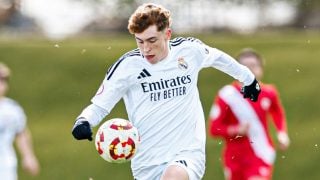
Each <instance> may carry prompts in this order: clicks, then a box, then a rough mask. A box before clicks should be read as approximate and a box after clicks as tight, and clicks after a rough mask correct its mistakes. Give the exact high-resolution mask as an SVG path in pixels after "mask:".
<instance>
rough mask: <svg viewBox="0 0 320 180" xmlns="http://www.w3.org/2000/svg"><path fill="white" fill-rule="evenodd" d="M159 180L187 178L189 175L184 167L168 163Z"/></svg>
mask: <svg viewBox="0 0 320 180" xmlns="http://www.w3.org/2000/svg"><path fill="white" fill-rule="evenodd" d="M161 180H189V175H188V172H187V170H186V169H185V168H184V167H181V166H180V165H170V166H168V167H167V168H166V169H165V171H164V172H163V174H162V177H161Z"/></svg>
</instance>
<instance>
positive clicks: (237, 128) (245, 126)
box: [227, 123, 250, 136]
mask: <svg viewBox="0 0 320 180" xmlns="http://www.w3.org/2000/svg"><path fill="white" fill-rule="evenodd" d="M249 129H250V124H249V123H241V124H239V125H233V126H229V127H228V130H227V131H228V134H229V135H230V136H246V135H247V134H248V132H249Z"/></svg>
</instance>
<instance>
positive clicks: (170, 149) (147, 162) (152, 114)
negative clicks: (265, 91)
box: [80, 38, 254, 172]
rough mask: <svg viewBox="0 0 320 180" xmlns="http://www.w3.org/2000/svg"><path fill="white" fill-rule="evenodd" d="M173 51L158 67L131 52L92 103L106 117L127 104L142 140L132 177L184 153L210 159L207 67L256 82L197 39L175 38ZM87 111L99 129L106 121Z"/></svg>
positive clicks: (110, 70)
mask: <svg viewBox="0 0 320 180" xmlns="http://www.w3.org/2000/svg"><path fill="white" fill-rule="evenodd" d="M169 49H170V50H169V54H168V56H167V57H166V58H165V59H163V60H162V61H160V62H158V63H156V64H150V63H149V62H148V61H147V60H146V59H144V57H143V55H142V54H141V53H140V51H139V49H136V50H133V51H131V52H128V53H126V54H125V55H124V56H122V57H121V58H120V59H119V60H118V61H117V62H116V63H115V64H114V65H113V66H111V67H110V69H109V71H108V73H107V75H106V77H105V79H104V81H103V83H102V85H101V86H100V88H99V90H98V92H97V94H96V95H95V96H94V97H93V98H92V103H93V104H94V105H95V106H98V107H100V108H103V109H104V110H105V113H106V114H108V113H109V112H110V111H111V110H112V108H113V107H114V105H115V104H116V103H117V102H118V101H119V100H120V99H121V98H123V99H124V102H125V106H126V110H127V113H128V118H129V120H130V121H131V122H132V123H133V125H134V126H135V127H137V128H138V131H139V133H140V136H141V145H140V146H139V149H138V151H137V154H136V156H135V157H134V158H133V160H132V169H133V172H134V171H135V170H138V169H139V168H143V167H147V166H152V165H158V164H161V163H165V162H168V161H170V160H172V159H173V158H174V157H175V156H176V155H178V154H179V153H180V152H182V151H201V152H203V154H205V141H206V136H205V134H206V130H205V120H204V113H203V109H202V105H201V103H200V98H199V92H198V88H197V82H198V75H199V71H200V70H201V69H202V68H205V67H215V68H217V69H219V70H221V71H223V72H225V73H228V74H229V75H231V76H233V77H234V78H236V79H238V80H239V81H241V82H244V84H245V85H248V84H250V83H252V81H253V79H254V75H253V74H252V73H251V72H250V71H249V70H248V69H247V68H246V67H245V66H242V65H240V64H239V63H237V62H236V61H235V60H234V59H233V58H231V57H230V56H228V55H227V54H225V53H223V52H222V51H220V50H218V49H215V48H211V47H209V46H206V45H204V44H203V43H202V42H200V41H199V40H197V39H194V38H176V39H173V40H171V41H170V42H169ZM212 83H213V82H212ZM88 109H90V108H88ZM88 109H87V110H84V112H83V113H82V114H81V115H80V116H81V117H85V118H88V120H89V122H90V124H91V125H92V126H95V125H97V124H98V123H99V122H100V121H101V116H98V115H96V114H97V112H90V110H88ZM89 116H91V117H93V116H95V117H100V119H99V118H98V120H96V119H90V118H89Z"/></svg>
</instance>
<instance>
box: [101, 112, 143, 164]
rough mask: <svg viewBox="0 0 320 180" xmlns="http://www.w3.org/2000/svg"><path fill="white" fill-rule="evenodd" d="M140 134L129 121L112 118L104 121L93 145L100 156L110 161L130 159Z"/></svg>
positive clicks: (119, 161) (118, 161) (122, 161)
mask: <svg viewBox="0 0 320 180" xmlns="http://www.w3.org/2000/svg"><path fill="white" fill-rule="evenodd" d="M139 143H140V136H139V133H138V130H137V128H136V127H134V126H133V125H132V124H131V122H130V121H128V120H125V119H121V118H114V119H110V120H108V121H106V122H104V123H103V124H102V125H101V126H100V127H99V129H98V131H97V133H96V137H95V146H96V149H97V151H98V153H99V154H100V156H101V157H102V158H103V159H104V160H106V161H108V162H111V163H125V162H128V161H130V160H131V159H132V158H133V157H134V155H135V153H136V151H137V148H138V146H139Z"/></svg>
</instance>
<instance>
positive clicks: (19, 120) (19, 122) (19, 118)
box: [12, 103, 27, 134]
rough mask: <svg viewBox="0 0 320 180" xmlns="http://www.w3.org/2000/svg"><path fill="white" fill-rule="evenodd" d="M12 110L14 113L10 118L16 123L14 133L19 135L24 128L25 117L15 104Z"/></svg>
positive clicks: (20, 108)
mask: <svg viewBox="0 0 320 180" xmlns="http://www.w3.org/2000/svg"><path fill="white" fill-rule="evenodd" d="M14 109H15V113H14V114H12V116H13V117H12V118H14V119H15V121H14V122H16V133H17V134H19V133H21V132H22V131H23V130H24V129H25V128H26V123H27V117H26V115H25V112H24V110H23V109H22V107H21V106H20V105H19V104H18V103H15V105H14Z"/></svg>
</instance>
